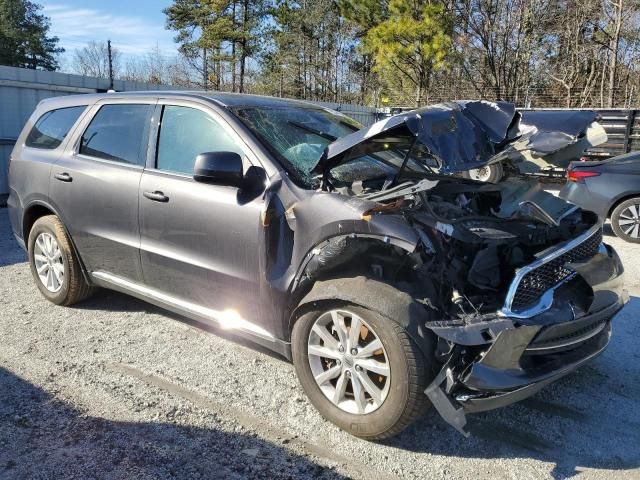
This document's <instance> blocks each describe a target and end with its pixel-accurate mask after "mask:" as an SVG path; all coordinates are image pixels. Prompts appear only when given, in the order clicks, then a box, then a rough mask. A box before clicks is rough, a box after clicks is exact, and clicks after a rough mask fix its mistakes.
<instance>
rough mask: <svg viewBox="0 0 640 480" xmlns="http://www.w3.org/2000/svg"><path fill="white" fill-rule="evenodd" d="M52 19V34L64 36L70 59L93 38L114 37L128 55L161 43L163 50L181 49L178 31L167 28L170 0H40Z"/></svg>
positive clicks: (114, 42)
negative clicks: (176, 42) (178, 46)
mask: <svg viewBox="0 0 640 480" xmlns="http://www.w3.org/2000/svg"><path fill="white" fill-rule="evenodd" d="M38 3H39V4H40V5H42V6H43V7H44V10H43V12H44V14H45V15H46V16H48V17H49V18H50V19H51V29H50V34H51V35H55V36H57V37H59V38H60V46H62V47H63V48H65V49H66V53H65V54H64V56H63V60H69V59H70V58H71V57H72V55H73V52H74V50H75V49H77V48H82V47H84V46H85V45H86V44H87V43H88V42H89V41H91V40H96V41H106V40H108V39H110V40H111V44H112V45H113V46H115V47H117V48H118V49H119V50H120V52H122V53H123V54H124V55H127V56H128V55H140V54H144V53H146V52H148V51H149V50H150V49H152V48H155V47H156V46H158V47H159V48H160V50H161V51H162V52H163V54H165V55H167V56H173V55H175V54H176V53H177V48H176V44H175V43H174V41H173V37H174V35H175V32H172V31H169V30H166V29H165V28H164V25H165V15H164V13H162V9H163V8H165V7H167V6H168V5H170V4H171V3H172V2H171V1H170V0H108V1H104V0H102V1H98V0H44V1H43V0H40V1H38Z"/></svg>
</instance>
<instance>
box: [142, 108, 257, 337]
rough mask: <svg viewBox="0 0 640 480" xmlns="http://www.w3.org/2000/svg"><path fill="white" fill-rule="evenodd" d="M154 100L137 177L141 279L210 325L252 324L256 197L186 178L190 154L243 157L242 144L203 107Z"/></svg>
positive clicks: (254, 318) (189, 171)
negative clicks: (146, 161)
mask: <svg viewBox="0 0 640 480" xmlns="http://www.w3.org/2000/svg"><path fill="white" fill-rule="evenodd" d="M160 103H161V105H159V106H158V109H159V110H161V117H160V125H159V131H158V137H157V145H156V155H155V162H154V163H155V165H153V166H154V167H155V168H148V169H146V170H145V171H144V173H143V175H142V180H141V183H140V196H139V202H140V234H141V262H142V269H143V274H144V280H145V284H146V285H147V286H149V287H151V288H153V289H154V290H156V291H160V292H163V293H164V294H165V300H167V299H168V301H170V302H174V303H176V304H177V305H178V306H180V307H182V308H185V305H186V308H187V310H190V311H192V312H196V313H200V314H201V315H200V316H201V317H202V316H203V317H207V318H208V317H214V318H212V319H213V320H215V321H216V322H217V323H219V322H220V321H221V320H227V321H229V322H231V323H233V322H242V321H244V323H245V324H248V323H250V324H251V325H253V324H259V323H261V322H260V320H261V319H260V315H259V311H258V308H257V303H258V296H259V295H258V293H259V287H258V278H259V277H258V274H259V252H258V241H259V229H260V211H261V206H262V199H261V198H262V197H261V196H257V198H254V199H252V200H249V201H247V200H246V199H244V198H243V196H242V194H241V192H240V191H239V189H238V188H235V187H227V186H219V185H209V184H204V183H199V182H196V181H194V180H193V167H194V163H195V158H196V156H197V155H198V154H200V153H204V152H215V151H233V152H237V153H239V154H240V155H241V156H243V158H245V159H247V152H248V149H247V147H246V146H245V145H244V144H243V142H242V141H241V140H240V138H239V137H238V136H237V134H236V133H235V132H233V130H231V128H230V127H229V125H228V124H226V122H224V120H223V119H222V118H221V117H219V116H218V115H217V114H216V112H214V111H213V110H210V109H209V108H208V107H207V106H204V105H199V104H190V103H189V102H184V103H180V104H173V103H163V102H162V101H161V102H160ZM247 166H248V160H247ZM229 326H230V327H233V325H229Z"/></svg>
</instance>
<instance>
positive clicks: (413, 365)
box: [291, 300, 433, 440]
mask: <svg viewBox="0 0 640 480" xmlns="http://www.w3.org/2000/svg"><path fill="white" fill-rule="evenodd" d="M334 312H339V315H338V314H335V313H334ZM327 315H331V319H332V320H327ZM334 315H338V316H334ZM340 316H342V320H336V319H339V318H340ZM354 319H359V320H354ZM327 321H328V322H329V324H327ZM355 321H357V322H358V325H359V326H360V328H358V330H356V332H357V333H356V337H355V338H356V339H357V341H356V342H355V344H356V346H357V348H356V349H355V350H353V351H352V350H351V348H353V347H354V343H352V342H351V341H350V338H353V337H351V325H353V324H354V322H355ZM332 322H338V323H342V325H347V328H346V329H345V330H344V331H343V333H342V336H341V334H340V333H338V332H336V331H333V333H332V328H333V327H332ZM319 326H323V328H325V330H324V332H320V333H321V334H320V335H318V333H317V332H319V330H318V328H319ZM312 332H313V333H312ZM363 335H364V337H363ZM343 336H344V337H345V338H346V339H347V340H346V341H342V338H343ZM321 337H322V338H324V340H320V338H321ZM332 337H333V340H332ZM376 338H377V339H379V341H380V342H381V345H382V347H381V348H379V349H377V350H372V352H378V353H377V354H376V357H375V358H376V360H375V363H373V364H372V363H371V361H372V359H371V358H369V357H364V355H365V353H366V350H367V346H369V345H372V344H373V342H375V340H374V339H376ZM345 343H346V345H345ZM331 344H333V345H334V346H335V347H336V348H337V349H338V350H336V349H334V350H333V353H329V355H330V356H333V357H334V359H331V358H321V359H318V355H314V354H313V353H312V354H311V355H310V353H309V349H310V346H311V347H312V351H314V352H315V351H320V350H316V349H317V348H319V349H321V350H322V351H323V352H324V351H325V350H324V349H326V348H328V347H329V346H330V345H331ZM375 345H379V344H378V343H375ZM291 346H292V351H293V362H294V365H295V368H296V373H297V374H298V378H299V379H300V383H301V384H302V388H303V389H304V391H305V393H306V394H307V396H308V397H309V399H310V400H311V403H312V404H313V405H314V406H315V407H316V409H317V410H318V411H319V412H320V414H321V415H322V416H323V417H324V418H326V419H327V420H329V421H330V422H332V423H334V424H335V425H337V426H338V427H340V428H341V429H343V430H345V431H347V432H349V433H350V434H352V435H355V436H357V437H360V438H364V439H368V440H382V439H386V438H390V437H393V436H394V435H397V434H398V433H400V432H401V431H402V430H404V429H405V428H406V427H407V426H409V425H410V424H411V423H412V422H413V421H414V420H416V419H417V418H418V417H419V416H421V415H422V414H423V413H424V412H425V411H426V409H427V408H428V407H429V406H430V402H429V399H428V398H427V396H426V395H425V393H424V390H425V389H426V388H427V385H428V383H429V382H430V381H431V377H432V374H430V372H432V370H433V369H432V368H429V367H428V364H429V361H425V358H424V356H423V354H422V352H421V351H420V350H419V348H418V346H417V345H416V344H415V343H414V342H413V340H412V339H411V338H410V337H409V335H408V333H407V331H406V330H405V329H404V328H403V327H402V326H400V325H399V324H398V323H396V322H394V321H392V320H390V319H387V318H385V317H383V316H382V315H380V314H378V313H376V312H373V311H371V310H368V309H366V308H364V307H361V306H357V305H353V304H350V303H347V302H343V301H339V300H336V301H330V302H324V303H322V304H321V307H319V308H317V309H314V310H312V311H308V312H306V313H304V314H303V315H301V316H300V317H299V318H298V320H297V321H296V323H295V324H294V327H293V332H292V345H291ZM340 346H343V350H345V354H346V353H353V352H356V353H354V354H353V356H351V355H343V356H342V357H340V358H337V356H336V355H335V352H336V351H339V348H340ZM369 350H371V348H369ZM360 355H362V356H360ZM322 357H324V354H323V355H322ZM347 357H348V358H347ZM361 358H364V359H365V360H364V362H365V363H363V360H362V359H361ZM319 365H320V367H319ZM361 365H364V368H363V367H362V366H361ZM382 365H386V370H384V368H385V367H384V366H382ZM373 366H375V368H376V371H375V372H374V371H372V370H369V369H370V368H372V367H373ZM319 368H320V370H319ZM334 368H335V369H337V371H340V372H341V373H340V374H339V376H337V377H336V376H334V378H332V379H330V380H328V381H326V382H324V383H323V386H322V387H321V386H320V384H319V382H318V381H316V378H318V377H319V376H320V375H323V374H326V375H327V376H329V377H330V376H331V375H330V374H329V370H332V369H334ZM347 370H349V372H347ZM385 371H387V372H388V373H389V375H388V376H386V377H385V376H384V375H383V372H385ZM343 376H344V377H343ZM364 376H366V378H365V377H364ZM342 378H344V385H345V386H344V388H342V389H341V390H340V391H344V394H343V399H342V401H340V402H337V403H336V401H335V399H336V398H338V397H337V396H336V393H335V392H336V391H338V390H339V385H342V383H339V382H341V379H342ZM359 379H363V380H362V382H361V381H360V380H359ZM367 379H368V380H367ZM354 380H355V382H356V383H358V384H360V386H359V387H358V386H357V385H355V384H354V383H353V382H354ZM383 380H384V381H383ZM387 382H388V383H387ZM373 383H375V384H373ZM374 387H380V388H379V389H378V390H379V391H380V392H381V393H380V394H378V391H376V389H375V388H374ZM370 391H373V392H374V395H370V394H369V392H370ZM356 392H364V393H361V395H362V397H361V398H363V399H365V400H366V402H365V405H366V407H365V409H361V408H358V407H361V405H358V403H359V402H357V401H356ZM380 398H382V401H381V402H377V401H376V399H380ZM354 408H355V409H356V411H354V410H353V409H354ZM358 410H360V411H358Z"/></svg>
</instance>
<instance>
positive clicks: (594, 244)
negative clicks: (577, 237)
mask: <svg viewBox="0 0 640 480" xmlns="http://www.w3.org/2000/svg"><path fill="white" fill-rule="evenodd" d="M601 243H602V229H601V228H599V229H597V230H596V232H594V233H593V234H592V235H591V236H590V237H588V238H586V239H585V240H583V241H582V242H581V243H579V244H578V245H576V246H575V247H573V248H572V249H570V250H568V251H566V252H564V253H563V254H562V255H560V256H557V257H555V258H553V259H551V260H549V261H548V262H545V263H542V264H541V265H540V266H538V267H536V268H534V269H533V270H531V271H529V272H527V273H526V274H525V275H524V276H522V278H521V279H520V282H519V283H518V286H517V288H516V290H515V293H514V295H513V298H512V301H511V311H513V312H520V311H522V310H525V309H527V308H530V307H532V306H534V305H535V304H537V303H538V302H539V301H540V297H542V295H543V294H544V293H545V292H546V291H548V290H550V289H551V288H553V287H555V286H556V285H558V284H559V283H561V282H562V281H564V280H567V279H569V278H570V277H572V276H573V275H574V273H575V272H573V271H572V270H571V269H569V268H567V267H566V266H565V265H566V264H567V263H570V262H578V261H581V260H586V259H588V258H591V257H593V256H594V255H595V254H596V253H598V249H599V247H600V244H601Z"/></svg>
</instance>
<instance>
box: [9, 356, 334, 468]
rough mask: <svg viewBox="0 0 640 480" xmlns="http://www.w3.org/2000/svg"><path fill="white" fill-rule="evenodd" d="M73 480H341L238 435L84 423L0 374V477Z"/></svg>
mask: <svg viewBox="0 0 640 480" xmlns="http://www.w3.org/2000/svg"><path fill="white" fill-rule="evenodd" d="M212 423H213V422H212ZM71 477H73V478H127V479H128V478H196V477H197V478H268V479H271V478H292V477H295V478H297V477H302V478H343V477H341V476H340V475H338V474H337V473H336V472H335V471H333V470H330V469H324V468H323V467H321V466H319V465H317V464H314V463H312V462H311V461H309V460H308V459H306V458H303V457H300V456H297V455H295V454H293V453H292V452H290V451H288V450H285V449H284V448H283V447H281V446H278V445H275V444H273V443H270V442H267V441H264V440H262V439H259V438H254V437H251V436H248V435H244V434H240V433H228V432H224V431H221V430H217V429H215V428H197V427H191V426H183V425H179V424H176V423H168V422H160V421H159V422H146V423H144V422H143V423H129V422H115V421H111V420H107V419H103V418H96V417H91V416H86V415H84V414H82V412H80V411H77V410H76V409H74V408H73V407H70V406H69V405H67V404H65V403H63V402H61V401H59V400H56V399H53V398H52V397H50V396H49V395H48V394H47V393H45V392H44V391H42V390H41V389H39V388H37V387H35V386H33V385H32V384H30V383H28V382H26V381H24V380H22V379H20V378H18V377H17V376H15V375H13V374H12V373H10V372H9V371H7V370H5V369H2V368H0V478H12V479H23V478H24V479H32V478H71Z"/></svg>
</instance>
